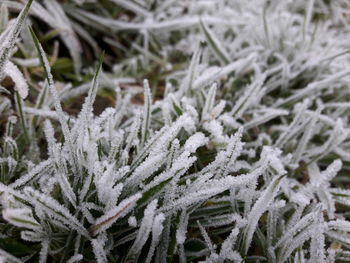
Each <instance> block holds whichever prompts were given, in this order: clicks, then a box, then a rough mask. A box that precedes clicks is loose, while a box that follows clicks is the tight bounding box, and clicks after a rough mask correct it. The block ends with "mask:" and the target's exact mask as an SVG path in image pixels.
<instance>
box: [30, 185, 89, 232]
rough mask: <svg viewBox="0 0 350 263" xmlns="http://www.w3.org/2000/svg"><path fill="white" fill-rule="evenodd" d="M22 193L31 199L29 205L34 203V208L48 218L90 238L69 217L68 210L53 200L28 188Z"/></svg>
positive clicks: (73, 218) (83, 229)
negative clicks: (38, 209)
mask: <svg viewBox="0 0 350 263" xmlns="http://www.w3.org/2000/svg"><path fill="white" fill-rule="evenodd" d="M24 192H25V194H26V195H27V196H28V197H29V198H31V203H34V205H35V206H36V207H38V208H40V209H41V210H42V211H43V212H45V213H46V214H47V215H48V216H49V217H51V218H54V219H56V220H58V221H60V222H61V223H63V224H64V225H67V226H69V227H70V228H72V229H74V230H76V231H77V232H78V233H79V234H81V235H83V236H85V237H89V236H90V235H89V233H88V231H87V230H86V229H85V227H84V226H82V225H81V223H80V222H79V221H78V219H77V218H75V217H74V216H73V215H71V213H70V212H69V211H68V209H67V208H65V207H64V206H62V205H61V204H59V203H58V202H57V201H56V200H55V199H53V198H51V197H50V196H47V195H44V194H41V193H40V192H38V191H36V190H34V189H32V188H29V187H26V188H25V189H24Z"/></svg>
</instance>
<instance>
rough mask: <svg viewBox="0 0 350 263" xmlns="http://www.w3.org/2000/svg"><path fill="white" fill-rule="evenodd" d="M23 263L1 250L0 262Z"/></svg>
mask: <svg viewBox="0 0 350 263" xmlns="http://www.w3.org/2000/svg"><path fill="white" fill-rule="evenodd" d="M8 261H9V262H11V263H12V262H14V263H23V261H22V260H21V259H19V258H16V257H15V256H12V255H11V254H10V253H8V252H6V251H5V250H3V249H1V248H0V262H4V263H5V262H8Z"/></svg>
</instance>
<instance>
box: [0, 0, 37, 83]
mask: <svg viewBox="0 0 350 263" xmlns="http://www.w3.org/2000/svg"><path fill="white" fill-rule="evenodd" d="M32 2H33V0H29V1H28V2H27V3H26V5H25V6H24V8H23V9H22V11H21V13H20V14H19V15H18V18H17V19H16V22H15V24H12V26H11V28H10V30H9V32H8V34H7V35H6V37H5V39H3V41H2V43H1V44H0V79H2V78H3V71H4V68H5V67H6V63H7V61H8V59H9V58H10V55H11V50H12V49H13V47H14V45H15V42H16V39H17V37H18V35H19V33H20V32H21V29H22V26H23V24H24V21H25V19H26V17H27V15H28V12H29V9H30V6H31V4H32Z"/></svg>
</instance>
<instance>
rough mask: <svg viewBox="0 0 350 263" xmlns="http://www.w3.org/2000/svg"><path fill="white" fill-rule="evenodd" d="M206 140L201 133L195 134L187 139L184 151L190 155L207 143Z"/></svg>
mask: <svg viewBox="0 0 350 263" xmlns="http://www.w3.org/2000/svg"><path fill="white" fill-rule="evenodd" d="M208 141H209V140H208V138H206V137H205V135H204V134H203V133H201V132H197V133H195V134H194V135H192V136H191V137H190V138H188V139H187V141H186V143H185V145H184V149H185V151H189V152H191V153H193V152H195V151H196V150H197V149H198V148H199V147H201V146H203V145H205V144H207V143H208Z"/></svg>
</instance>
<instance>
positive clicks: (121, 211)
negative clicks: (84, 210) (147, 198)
mask: <svg viewBox="0 0 350 263" xmlns="http://www.w3.org/2000/svg"><path fill="white" fill-rule="evenodd" d="M141 196H142V195H141V194H140V193H137V194H135V195H133V196H131V197H129V198H126V199H124V200H123V201H121V202H120V203H119V205H118V206H117V207H115V208H113V209H111V210H110V211H108V212H107V213H106V214H105V215H103V216H101V217H100V218H98V219H96V222H95V224H94V225H93V226H92V227H91V229H90V232H91V233H92V235H96V234H98V233H100V232H103V231H105V230H106V229H108V228H109V227H110V226H111V225H112V224H113V223H114V222H115V221H116V220H118V219H119V218H122V217H124V216H126V214H128V213H129V212H130V211H131V210H132V209H133V208H134V206H135V205H136V202H137V200H139V199H140V198H141Z"/></svg>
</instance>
